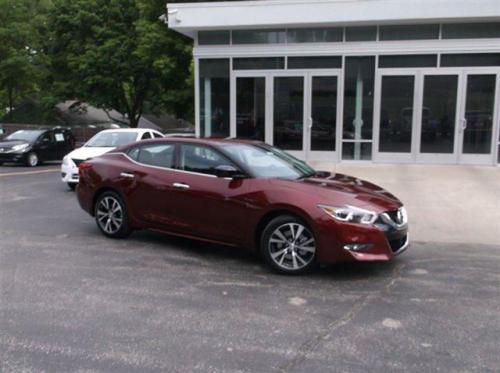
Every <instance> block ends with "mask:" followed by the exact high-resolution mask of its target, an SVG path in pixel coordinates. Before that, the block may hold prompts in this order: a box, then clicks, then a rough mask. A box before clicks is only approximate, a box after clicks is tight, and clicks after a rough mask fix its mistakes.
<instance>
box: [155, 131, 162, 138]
mask: <svg viewBox="0 0 500 373" xmlns="http://www.w3.org/2000/svg"><path fill="white" fill-rule="evenodd" d="M153 137H154V138H155V139H162V138H163V136H162V135H161V134H160V133H158V132H153Z"/></svg>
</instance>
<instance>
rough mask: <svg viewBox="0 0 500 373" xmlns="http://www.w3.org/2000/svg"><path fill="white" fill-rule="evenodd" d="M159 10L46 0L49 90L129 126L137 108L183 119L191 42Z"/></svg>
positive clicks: (145, 4) (115, 0) (96, 0)
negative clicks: (120, 117) (124, 118)
mask: <svg viewBox="0 0 500 373" xmlns="http://www.w3.org/2000/svg"><path fill="white" fill-rule="evenodd" d="M0 1H1V0H0ZM164 9H165V4H164V2H163V1H158V0H149V1H148V0H57V1H54V8H53V10H52V12H51V13H50V16H49V23H48V28H49V30H50V37H49V38H48V40H47V46H46V47H47V48H46V50H47V55H48V58H49V60H50V69H51V77H52V82H51V83H52V87H53V90H54V91H55V92H56V93H57V95H58V96H59V97H64V98H78V99H80V100H84V101H87V102H89V103H91V104H93V105H95V106H97V107H100V108H104V109H116V110H118V111H120V112H122V113H126V114H127V115H128V118H129V120H130V124H131V126H136V125H137V122H138V120H139V118H140V116H141V114H142V113H143V112H144V110H145V109H147V110H148V111H152V112H159V111H163V110H168V111H169V112H171V113H173V114H176V115H178V116H181V117H184V118H185V117H186V112H188V113H189V109H188V108H189V107H191V94H192V93H191V92H192V89H191V86H190V84H191V83H192V80H190V78H189V77H190V66H191V43H190V41H189V40H187V39H185V38H183V37H182V36H179V34H176V33H175V32H173V31H171V30H169V29H168V28H167V26H165V25H164V24H162V23H161V22H159V21H158V16H159V15H160V14H162V13H163V12H164ZM188 115H189V116H190V115H192V114H190V113H189V114H188Z"/></svg>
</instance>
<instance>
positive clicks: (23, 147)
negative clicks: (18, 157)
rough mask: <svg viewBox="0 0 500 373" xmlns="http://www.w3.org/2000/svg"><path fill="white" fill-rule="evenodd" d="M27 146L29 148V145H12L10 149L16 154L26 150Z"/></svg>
mask: <svg viewBox="0 0 500 373" xmlns="http://www.w3.org/2000/svg"><path fill="white" fill-rule="evenodd" d="M29 146H30V144H19V145H14V146H13V147H12V151H13V152H16V153H22V152H23V151H25V150H26V149H28V147H29Z"/></svg>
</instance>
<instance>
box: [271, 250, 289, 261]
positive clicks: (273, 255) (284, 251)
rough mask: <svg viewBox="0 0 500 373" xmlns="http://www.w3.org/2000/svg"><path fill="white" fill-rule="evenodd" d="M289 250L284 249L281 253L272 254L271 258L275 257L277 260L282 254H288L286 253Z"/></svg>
mask: <svg viewBox="0 0 500 373" xmlns="http://www.w3.org/2000/svg"><path fill="white" fill-rule="evenodd" d="M287 250H288V248H286V249H283V250H280V251H276V252H275V253H271V256H272V257H273V259H276V258H277V257H279V256H280V255H282V254H286V251H287Z"/></svg>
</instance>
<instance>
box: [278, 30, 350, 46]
mask: <svg viewBox="0 0 500 373" xmlns="http://www.w3.org/2000/svg"><path fill="white" fill-rule="evenodd" d="M286 41H287V43H326V42H336V41H337V42H339V41H342V27H325V28H296V29H288V30H287V40H286Z"/></svg>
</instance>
